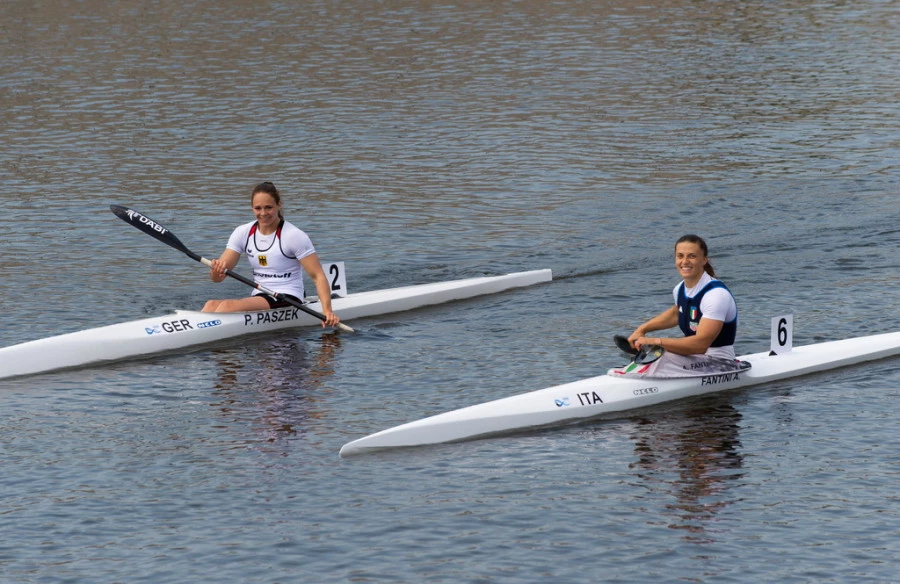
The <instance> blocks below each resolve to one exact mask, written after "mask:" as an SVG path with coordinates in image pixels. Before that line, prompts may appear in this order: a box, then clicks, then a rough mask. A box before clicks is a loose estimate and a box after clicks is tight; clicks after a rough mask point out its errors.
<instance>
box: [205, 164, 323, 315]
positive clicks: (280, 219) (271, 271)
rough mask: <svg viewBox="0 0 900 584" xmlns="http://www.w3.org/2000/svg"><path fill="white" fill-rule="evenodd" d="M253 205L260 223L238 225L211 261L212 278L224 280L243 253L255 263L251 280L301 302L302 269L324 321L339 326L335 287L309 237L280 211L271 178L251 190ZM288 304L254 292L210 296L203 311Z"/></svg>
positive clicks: (248, 308)
mask: <svg viewBox="0 0 900 584" xmlns="http://www.w3.org/2000/svg"><path fill="white" fill-rule="evenodd" d="M250 206H251V208H252V209H253V214H254V215H255V216H256V221H251V222H250V223H245V224H243V225H240V226H239V227H237V228H236V229H235V230H234V232H233V233H232V234H231V237H230V238H229V240H228V245H227V246H226V247H225V251H223V252H222V255H221V256H219V259H217V260H212V266H211V267H210V270H209V277H210V279H211V280H212V281H213V282H217V283H218V282H221V281H223V280H224V279H225V278H226V275H225V270H232V269H234V267H235V266H236V265H237V263H238V261H239V260H240V259H241V256H242V255H246V256H247V260H248V261H249V262H250V265H251V266H252V267H253V279H254V280H255V281H256V282H257V283H258V284H261V285H262V286H264V287H266V288H268V289H269V290H272V291H273V292H278V293H279V294H284V295H285V296H291V297H293V299H294V300H297V301H302V299H303V296H304V291H303V272H302V271H301V270H300V268H301V267H302V268H303V270H305V271H306V273H307V274H309V277H310V278H311V279H312V281H313V282H314V283H315V285H316V292H317V293H318V295H319V301H320V303H321V306H322V310H321V312H322V314H324V315H325V320H324V321H322V326H332V327H333V326H335V325H336V324H337V323H338V322H340V319H339V318H338V316H337V315H336V314H335V313H334V312H332V311H331V287H330V286H329V285H328V278H327V277H326V276H325V272H324V270H322V264H321V263H319V256H318V255H316V250H315V248H314V247H313V244H312V241H310V239H309V236H308V235H306V233H304V232H303V231H301V230H300V229H298V228H297V227H295V226H294V225H293V224H292V223H289V222H287V221H285V220H284V216H283V215H282V214H281V195H280V194H279V193H278V189H276V188H275V185H274V184H272V183H271V182H263V183H260V184H258V185H256V187H255V188H254V189H253V192H252V193H251V195H250ZM282 306H290V304H289V303H287V302H284V301H279V300H275V299H274V298H272V297H270V296H267V295H265V294H263V293H262V292H258V291H257V292H255V293H254V294H253V295H252V296H250V297H248V298H238V299H230V300H209V301H207V303H206V305H205V306H204V307H203V311H204V312H244V311H248V310H267V309H269V308H279V307H282Z"/></svg>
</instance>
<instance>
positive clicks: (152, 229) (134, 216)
mask: <svg viewBox="0 0 900 584" xmlns="http://www.w3.org/2000/svg"><path fill="white" fill-rule="evenodd" d="M109 210H110V211H112V212H113V213H115V215H116V217H118V218H119V219H121V220H122V221H125V222H126V223H130V224H131V225H132V226H133V227H137V228H138V229H140V230H141V231H143V232H144V233H146V234H147V235H149V236H151V237H155V238H156V239H158V240H160V241H161V242H163V243H165V244H166V245H168V246H170V247H174V248H175V249H177V250H178V251H180V252H182V253H184V254H185V255H187V256H188V257H189V258H191V259H194V260H197V261H198V262H200V263H201V264H204V265H206V266H211V265H212V261H211V260H208V259H206V258H205V257H203V256H199V255H197V254H195V253H194V252H192V251H191V250H189V249H188V248H187V246H185V245H184V244H183V243H181V240H180V239H178V238H177V237H175V234H174V233H172V232H171V231H169V230H168V229H166V228H165V227H163V226H162V225H160V224H159V223H157V222H156V221H154V220H153V219H151V218H149V217H147V216H146V215H142V214H140V213H138V212H137V211H135V210H134V209H129V208H127V207H122V206H120V205H110V206H109ZM225 275H226V276H231V277H232V278H234V279H235V280H238V281H240V282H243V283H244V284H246V285H248V286H250V287H252V288H256V289H257V290H259V291H260V292H262V293H263V294H268V295H269V296H271V297H272V298H274V299H276V300H281V301H284V302H287V303H288V304H290V305H291V306H294V307H296V308H299V309H300V310H302V311H303V312H305V313H307V314H311V315H312V316H315V317H316V318H318V319H319V320H322V321H324V320H325V315H324V314H322V313H321V312H316V311H315V310H313V309H311V308H307V307H306V306H305V305H304V304H303V303H301V302H297V301H296V300H294V299H293V298H288V297H286V296H285V295H283V294H280V293H278V292H274V291H272V290H269V289H268V288H264V287H263V286H261V285H260V284H257V283H256V282H254V281H253V280H250V279H248V278H245V277H243V276H241V275H240V274H236V273H234V272H232V271H231V270H225ZM337 327H338V328H339V329H341V330H344V331H347V332H351V333H352V332H353V329H352V328H350V327H349V326H347V325H345V324H344V323H342V322H339V323H337Z"/></svg>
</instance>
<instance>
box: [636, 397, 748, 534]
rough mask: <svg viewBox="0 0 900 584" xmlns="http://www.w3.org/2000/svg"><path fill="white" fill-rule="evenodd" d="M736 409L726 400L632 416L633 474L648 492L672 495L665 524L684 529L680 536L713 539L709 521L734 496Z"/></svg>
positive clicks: (738, 468) (739, 456) (739, 459)
mask: <svg viewBox="0 0 900 584" xmlns="http://www.w3.org/2000/svg"><path fill="white" fill-rule="evenodd" d="M740 421H741V414H740V412H738V411H737V410H736V409H734V407H732V406H731V405H730V404H728V403H717V404H713V405H710V404H709V403H705V404H698V405H695V406H691V408H690V409H687V410H679V411H675V412H669V413H661V414H659V415H655V416H653V417H647V418H640V419H637V420H635V422H636V424H637V425H636V430H635V435H634V436H632V439H633V440H634V442H635V448H634V450H635V454H636V455H637V462H635V463H632V465H631V468H632V469H634V470H635V473H636V475H637V476H638V477H640V478H641V479H643V480H645V481H646V482H647V484H648V486H649V487H650V488H651V489H652V490H653V491H654V492H656V491H662V492H664V493H669V494H671V495H672V497H673V498H674V501H673V502H672V503H669V504H667V505H666V506H665V508H666V509H667V510H668V512H669V515H671V517H670V521H671V523H670V527H672V528H674V529H684V530H686V532H687V534H688V535H686V536H685V539H686V540H687V541H692V542H696V543H706V542H708V541H710V540H711V539H713V538H712V537H711V535H710V528H709V523H710V522H712V521H714V520H715V518H716V515H717V514H718V513H719V512H720V511H721V510H722V509H723V508H724V507H726V506H728V505H730V504H731V503H733V502H734V501H735V495H734V494H732V493H731V491H730V489H729V486H731V485H732V484H733V483H732V481H734V480H736V479H740V478H741V477H742V476H743V474H744V473H743V471H742V470H741V469H742V464H743V456H742V454H741V442H740V438H739V437H738V431H739V426H740Z"/></svg>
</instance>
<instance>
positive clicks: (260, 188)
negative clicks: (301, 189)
mask: <svg viewBox="0 0 900 584" xmlns="http://www.w3.org/2000/svg"><path fill="white" fill-rule="evenodd" d="M257 193H265V194H267V195H269V196H270V197H272V198H273V199H275V204H276V205H280V204H281V195H280V194H278V189H276V188H275V184H274V183H271V182H269V181H265V182H261V183H259V184H258V185H256V186H255V187H253V192H252V193H250V204H251V205H252V204H253V197H255V196H256V194H257ZM278 216H279V217H281V218H282V219H283V218H284V216H283V215H282V214H281V211H278Z"/></svg>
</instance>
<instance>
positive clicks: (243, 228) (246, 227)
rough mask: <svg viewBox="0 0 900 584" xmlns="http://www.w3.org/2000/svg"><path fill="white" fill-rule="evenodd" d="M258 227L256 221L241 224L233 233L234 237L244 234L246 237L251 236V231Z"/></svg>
mask: <svg viewBox="0 0 900 584" xmlns="http://www.w3.org/2000/svg"><path fill="white" fill-rule="evenodd" d="M254 225H256V221H249V222H247V223H241V224H240V225H238V226H237V227H235V228H234V230H233V231H232V235H238V234H244V235H245V236H247V235H250V230H251V229H252V228H253V226H254Z"/></svg>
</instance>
